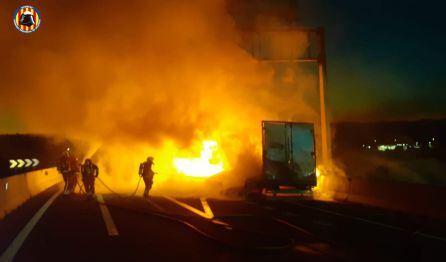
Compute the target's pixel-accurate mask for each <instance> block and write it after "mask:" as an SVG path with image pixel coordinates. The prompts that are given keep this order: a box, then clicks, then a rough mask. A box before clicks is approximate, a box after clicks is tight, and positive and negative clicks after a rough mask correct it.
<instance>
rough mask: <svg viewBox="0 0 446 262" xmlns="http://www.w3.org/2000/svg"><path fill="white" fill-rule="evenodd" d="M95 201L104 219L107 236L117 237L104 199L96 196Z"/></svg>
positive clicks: (116, 230)
mask: <svg viewBox="0 0 446 262" xmlns="http://www.w3.org/2000/svg"><path fill="white" fill-rule="evenodd" d="M96 199H97V200H98V202H99V208H100V209H101V213H102V218H103V219H104V223H105V226H106V227H107V231H108V235H109V236H117V235H119V232H118V229H117V228H116V225H115V222H114V221H113V218H112V216H111V214H110V211H109V210H108V208H107V205H106V204H105V201H104V198H103V197H102V195H100V194H97V196H96Z"/></svg>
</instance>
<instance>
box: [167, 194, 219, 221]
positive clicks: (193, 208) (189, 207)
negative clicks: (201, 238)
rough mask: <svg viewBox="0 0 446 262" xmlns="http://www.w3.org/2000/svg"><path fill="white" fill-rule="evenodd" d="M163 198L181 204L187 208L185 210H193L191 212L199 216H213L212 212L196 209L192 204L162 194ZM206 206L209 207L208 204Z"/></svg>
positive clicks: (207, 217) (209, 217) (208, 217)
mask: <svg viewBox="0 0 446 262" xmlns="http://www.w3.org/2000/svg"><path fill="white" fill-rule="evenodd" d="M164 198H165V199H167V200H170V201H172V202H174V203H175V204H177V205H179V206H181V207H183V208H185V209H187V210H189V211H191V212H193V213H195V214H197V215H199V216H201V217H204V218H206V219H213V218H214V214H213V213H212V211H211V212H210V213H206V212H203V211H201V210H198V209H196V208H195V207H192V206H190V205H188V204H186V203H183V202H180V201H178V200H176V199H175V198H172V197H168V196H164ZM202 204H203V203H202ZM208 207H209V205H208ZM209 210H210V208H209ZM205 211H206V209H205Z"/></svg>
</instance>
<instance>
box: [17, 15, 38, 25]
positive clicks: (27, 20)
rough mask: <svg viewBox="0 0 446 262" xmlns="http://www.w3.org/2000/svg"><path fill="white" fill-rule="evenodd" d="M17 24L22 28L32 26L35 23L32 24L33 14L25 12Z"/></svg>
mask: <svg viewBox="0 0 446 262" xmlns="http://www.w3.org/2000/svg"><path fill="white" fill-rule="evenodd" d="M19 24H20V25H23V26H32V25H35V24H36V23H35V22H34V17H33V14H32V13H31V12H30V11H25V12H24V13H23V14H22V15H21V16H20V20H19Z"/></svg>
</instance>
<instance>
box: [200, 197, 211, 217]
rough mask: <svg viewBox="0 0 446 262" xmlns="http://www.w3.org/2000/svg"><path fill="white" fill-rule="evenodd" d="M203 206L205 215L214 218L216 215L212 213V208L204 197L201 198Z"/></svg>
mask: <svg viewBox="0 0 446 262" xmlns="http://www.w3.org/2000/svg"><path fill="white" fill-rule="evenodd" d="M200 202H201V206H203V210H204V213H205V214H207V215H208V216H209V217H212V218H213V217H214V213H213V212H212V209H211V207H210V206H209V204H208V201H207V200H206V198H204V197H200Z"/></svg>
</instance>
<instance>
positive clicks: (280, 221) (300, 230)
mask: <svg viewBox="0 0 446 262" xmlns="http://www.w3.org/2000/svg"><path fill="white" fill-rule="evenodd" d="M273 219H274V220H275V221H277V222H279V223H281V224H284V225H287V226H289V227H291V228H293V229H294V230H296V231H299V232H302V233H305V234H307V235H309V236H312V237H314V236H315V235H314V234H313V233H311V232H309V231H307V230H305V229H303V228H301V227H299V226H296V225H294V224H291V223H290V222H288V221H285V220H283V219H280V218H277V217H273Z"/></svg>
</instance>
